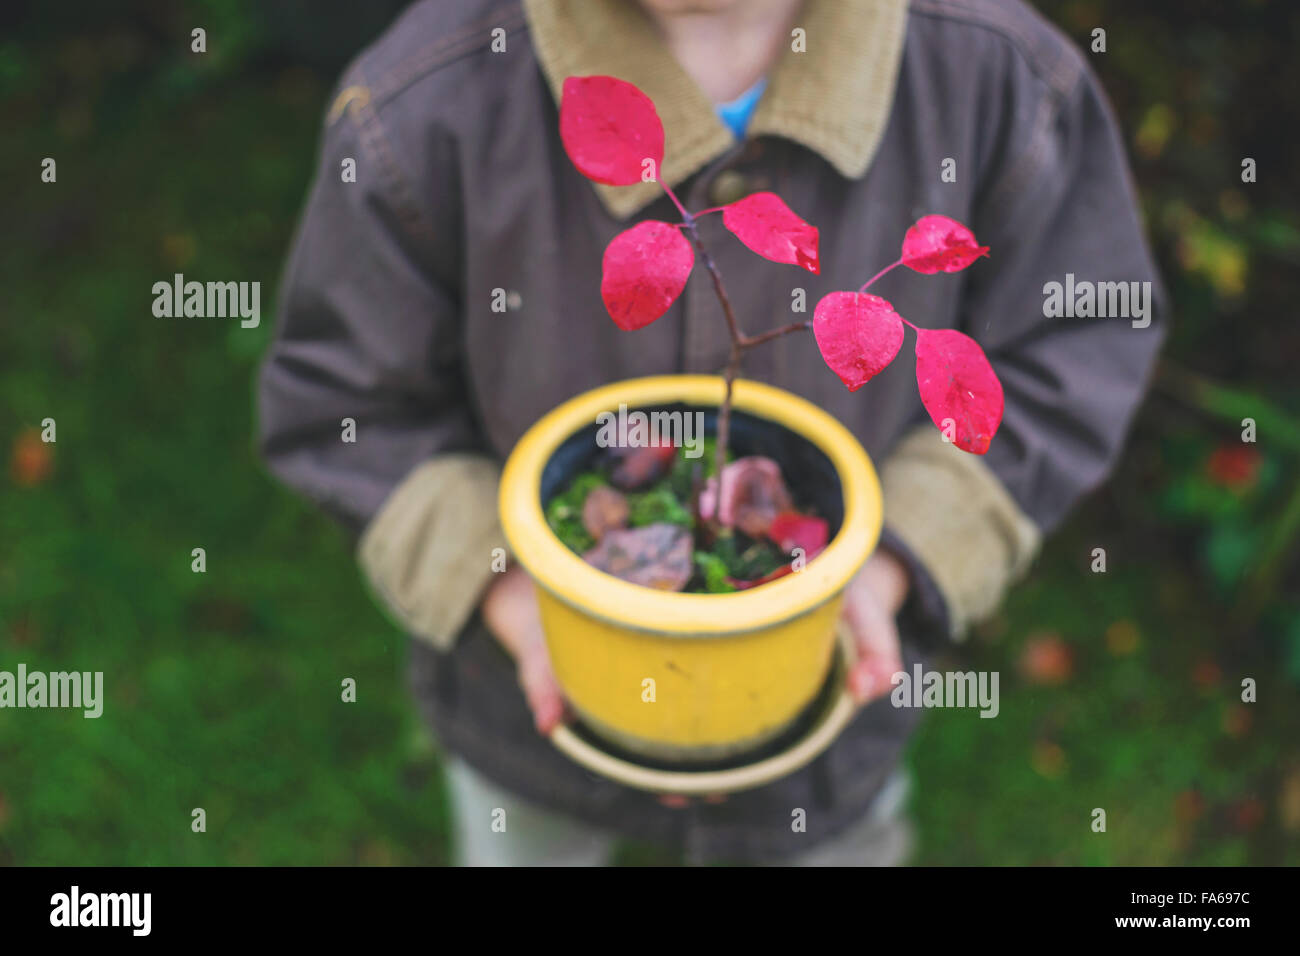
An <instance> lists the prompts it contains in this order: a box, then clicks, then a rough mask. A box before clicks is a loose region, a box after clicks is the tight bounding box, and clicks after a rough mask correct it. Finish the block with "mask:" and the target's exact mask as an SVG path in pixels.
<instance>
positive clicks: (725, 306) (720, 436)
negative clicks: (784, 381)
mask: <svg viewBox="0 0 1300 956" xmlns="http://www.w3.org/2000/svg"><path fill="white" fill-rule="evenodd" d="M659 185H660V186H662V187H663V190H664V192H665V193H667V194H668V198H669V199H671V200H672V201H673V205H674V206H676V207H677V210H678V212H680V213H681V215H682V222H681V224H680V228H681V229H682V231H683V232H684V233H686V235H687V236H688V237H689V238H690V240H691V243H692V244H693V245H694V246H695V250H696V252H698V253H699V256H700V259H701V261H702V262H703V263H704V267H705V268H706V269H708V270H709V277H710V278H711V279H712V280H713V291H714V294H716V295H717V297H718V303H719V304H720V305H721V306H722V314H723V316H724V317H725V318H726V320H727V334H728V336H729V337H730V338H731V348H730V351H729V353H728V355H727V365H726V368H725V369H723V373H722V378H723V382H724V383H725V386H726V390H725V392H724V393H723V397H722V404H721V405H719V406H718V424H717V432H716V436H715V449H714V456H713V466H714V473H715V474H716V476H717V482H718V484H717V496H716V497H715V499H714V501H715V505H714V515H713V519H712V520H713V523H714V525H715V526H716V527H719V528H725V527H726V525H725V524H723V522H722V520H721V518H720V515H721V512H722V471H723V468H724V467H725V466H726V464H727V445H728V444H729V442H730V439H731V404H732V393H733V386H734V385H735V383H736V378H737V377H738V376H739V375H740V366H741V361H742V359H743V358H744V355H745V352H746V351H747V350H748V349H751V348H753V347H754V346H755V345H762V344H763V343H764V342H770V341H771V340H772V339H775V338H780V337H781V336H782V335H787V334H789V333H790V332H798V331H801V330H806V329H811V328H812V322H811V321H804V322H792V323H790V324H789V325H783V326H781V327H780V328H778V329H771V330H770V331H767V332H763V333H761V334H759V335H755V336H752V337H751V336H748V335H746V334H745V333H744V332H742V331H741V329H740V323H739V322H737V321H736V313H735V310H734V309H733V308H732V307H731V299H730V298H729V297H728V296H727V287H726V285H725V284H723V281H722V273H721V272H719V271H718V264H717V263H716V262H714V261H713V256H711V255H710V254H709V250H708V249H706V248H705V246H704V241H703V240H702V239H701V238H700V232H699V229H698V228H697V227H696V224H695V218H696V217H695V216H693V215H691V214H690V213H689V212H687V211H686V207H685V206H683V205H682V203H681V201H680V200H679V199H678V198H677V195H676V194H675V193H674V192H673V191H672V189H671V188H669V186H668V184H667V183H665V182H663V180H660V181H659ZM720 208H721V207H718V209H720ZM718 209H706V210H705V211H704V212H702V213H697V214H696V215H698V216H702V215H705V213H710V212H717V211H718ZM894 265H898V263H894ZM889 268H890V269H892V268H893V266H890V267H889ZM888 271H889V269H886V270H885V272H888ZM881 274H882V275H883V274H884V273H881ZM872 281H875V280H872ZM869 284H870V283H868V285H869Z"/></svg>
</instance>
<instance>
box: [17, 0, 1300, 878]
mask: <svg viewBox="0 0 1300 956" xmlns="http://www.w3.org/2000/svg"><path fill="white" fill-rule="evenodd" d="M402 6H403V4H402V3H400V2H397V0H372V2H370V3H367V4H354V3H343V2H327V0H316V2H309V0H191V2H172V0H120V2H116V3H111V4H105V3H100V2H91V0H65V2H62V3H48V2H40V0H8V2H6V3H5V4H4V5H3V7H2V8H0V127H2V128H3V130H4V132H3V148H2V149H0V180H2V181H3V182H4V183H5V185H6V187H7V188H6V193H5V202H4V204H3V206H4V215H3V226H2V227H0V228H2V229H3V231H4V234H5V241H4V245H3V255H2V256H0V289H2V290H3V291H2V292H0V453H3V455H4V458H5V461H4V466H5V470H4V473H3V474H0V669H9V670H13V669H14V668H15V667H16V665H17V663H18V662H20V661H21V662H25V663H26V664H27V666H28V667H29V668H31V669H34V670H35V669H40V670H46V671H53V670H64V669H69V670H71V669H76V670H102V671H104V672H105V674H106V679H105V690H106V697H107V702H106V705H105V709H106V716H105V717H104V718H101V719H99V720H86V719H83V718H82V717H81V715H80V713H79V712H72V711H57V710H46V711H39V712H23V713H21V714H16V713H15V712H14V711H10V710H0V863H3V864H10V865H14V864H18V865H29V864H415V863H440V862H445V861H446V859H447V855H448V847H447V826H446V821H445V813H446V811H445V803H444V794H443V788H442V783H441V778H440V775H439V772H438V767H439V762H438V754H437V749H436V746H435V744H434V743H433V741H432V740H431V739H430V738H429V736H428V734H427V732H426V731H425V730H424V729H423V727H422V725H421V724H420V722H419V721H418V719H417V717H416V715H415V712H414V709H413V706H412V703H411V701H410V699H409V696H408V693H407V689H406V683H405V677H404V666H405V658H406V638H405V637H404V636H403V635H402V634H401V633H399V632H398V631H397V630H395V629H394V628H393V627H391V626H390V625H389V624H387V623H386V621H385V620H384V619H383V618H382V617H381V616H380V614H379V612H378V611H377V610H376V609H375V607H374V606H373V605H372V604H371V602H370V600H369V598H368V597H367V595H366V594H365V592H364V590H363V587H362V583H361V580H360V577H359V575H358V573H357V571H356V569H355V566H354V563H353V558H352V553H351V548H350V545H349V542H348V541H347V539H346V538H345V536H344V535H343V534H342V532H340V531H339V530H337V529H336V528H335V527H334V526H333V525H332V524H330V523H329V522H328V520H327V519H326V518H324V517H322V516H321V515H320V514H318V513H316V512H314V511H312V510H311V509H309V508H308V507H307V506H306V505H304V504H303V503H302V502H300V501H299V500H298V499H297V498H295V497H293V496H292V495H290V494H289V493H288V492H287V491H285V490H283V489H282V488H281V487H279V486H278V485H277V484H275V483H274V482H273V481H272V480H271V479H270V478H269V477H268V476H267V475H266V474H265V472H264V470H263V468H262V467H261V465H260V463H259V461H258V459H257V456H256V454H255V451H254V448H253V441H252V434H253V389H252V385H253V377H254V373H255V368H256V364H257V361H258V359H259V356H260V355H261V353H262V351H263V349H264V347H265V344H266V341H267V339H268V337H269V335H270V333H271V318H270V317H271V315H272V312H273V305H274V290H275V288H276V285H277V282H278V278H279V275H280V272H281V268H282V266H283V262H284V256H285V252H286V249H287V246H288V242H289V238H290V235H291V231H292V229H293V226H294V222H295V218H296V215H297V213H298V211H299V209H300V206H301V204H302V202H303V199H304V196H305V191H306V189H307V187H308V184H309V180H310V176H311V174H312V170H313V167H314V160H315V155H314V154H315V149H316V142H317V136H318V132H319V128H320V121H321V117H322V115H323V113H324V110H325V109H326V107H327V98H328V96H329V93H330V90H331V87H332V84H333V82H334V80H335V79H336V78H337V76H338V74H339V72H340V71H341V69H342V67H343V66H344V64H345V63H346V62H347V60H348V59H349V58H350V57H351V56H352V55H354V54H355V53H356V52H357V51H358V50H359V49H360V47H361V46H362V45H363V44H364V43H365V42H368V41H369V40H370V39H371V38H372V37H374V36H376V35H377V34H378V33H379V32H380V31H381V30H382V29H383V28H384V27H385V26H386V25H387V23H388V22H389V21H390V20H391V19H392V17H393V16H394V15H395V14H396V13H397V11H399V10H400V9H401V7H402ZM1039 8H1040V9H1041V10H1042V11H1043V12H1044V13H1045V14H1047V15H1048V16H1049V17H1051V18H1052V19H1053V20H1054V21H1055V22H1057V23H1058V24H1059V25H1060V26H1061V27H1062V29H1064V30H1065V31H1066V32H1067V33H1068V34H1070V35H1071V36H1072V37H1073V38H1074V39H1075V42H1076V43H1078V44H1079V45H1080V46H1083V47H1084V48H1087V47H1088V45H1089V44H1090V42H1091V34H1092V31H1093V29H1094V28H1096V27H1102V28H1104V29H1105V30H1106V33H1107V50H1106V52H1105V53H1096V54H1090V59H1091V61H1092V63H1093V64H1094V66H1095V68H1096V69H1097V71H1098V72H1099V74H1100V75H1101V77H1102V80H1103V82H1104V84H1105V86H1106V88H1107V90H1108V91H1109V93H1110V95H1111V98H1112V100H1113V102H1114V104H1115V107H1116V109H1117V111H1118V113H1119V115H1120V118H1121V122H1122V126H1123V129H1124V131H1125V134H1126V136H1127V139H1128V144H1129V147H1130V150H1131V155H1132V159H1133V164H1134V170H1135V173H1136V176H1137V179H1138V181H1139V185H1140V189H1141V193H1142V197H1143V204H1144V208H1145V213H1146V217H1147V222H1148V227H1149V230H1150V233H1151V236H1152V241H1153V244H1154V247H1155V249H1156V251H1157V254H1158V257H1159V260H1160V264H1161V267H1162V270H1163V272H1164V276H1165V278H1166V280H1167V282H1168V284H1169V287H1170V289H1171V291H1172V293H1173V299H1174V303H1175V315H1174V323H1175V324H1174V328H1173V334H1172V338H1171V341H1170V343H1169V347H1168V349H1167V351H1166V354H1165V360H1164V363H1163V365H1162V368H1161V373H1160V378H1159V381H1158V383H1157V386H1156V388H1155V390H1154V392H1153V393H1152V395H1151V397H1150V399H1149V400H1148V402H1147V403H1146V405H1145V407H1144V409H1143V412H1142V414H1141V416H1140V420H1139V422H1138V424H1137V427H1136V430H1135V432H1134V434H1133V436H1132V439H1131V441H1130V444H1129V448H1128V452H1127V454H1126V456H1125V459H1124V463H1123V465H1122V467H1121V468H1120V470H1119V473H1118V474H1117V475H1116V476H1115V478H1114V480H1112V481H1111V482H1110V483H1109V484H1108V485H1107V486H1106V487H1105V488H1104V489H1103V490H1101V491H1100V492H1098V493H1097V494H1095V495H1094V496H1093V497H1092V498H1090V499H1089V500H1088V502H1087V503H1086V504H1085V505H1084V506H1083V507H1082V508H1081V509H1080V510H1078V511H1077V512H1076V513H1075V514H1074V515H1073V517H1072V518H1071V520H1070V521H1069V523H1068V525H1067V526H1066V528H1065V529H1064V530H1063V531H1062V533H1060V534H1059V535H1057V536H1056V537H1055V538H1054V539H1053V540H1052V541H1051V542H1050V544H1049V545H1048V547H1047V548H1046V551H1045V553H1044V554H1043V556H1042V557H1041V559H1040V560H1039V561H1038V563H1037V564H1036V566H1035V568H1034V570H1033V572H1032V574H1031V575H1030V577H1029V578H1028V580H1027V581H1026V582H1025V583H1024V584H1023V585H1022V586H1021V587H1020V588H1018V589H1017V590H1016V591H1015V593H1014V594H1013V596H1012V597H1011V599H1010V600H1009V601H1008V603H1007V604H1006V606H1005V607H1004V609H1003V611H1002V612H1001V613H1000V614H999V615H998V616H997V617H996V619H995V620H993V621H991V622H990V623H988V624H987V625H985V626H983V627H982V628H980V630H979V631H978V633H977V634H976V635H975V636H974V638H973V639H972V641H971V642H969V643H968V644H967V645H966V647H965V648H963V649H962V650H961V651H960V653H959V654H955V655H954V656H953V657H952V658H951V662H950V663H952V664H954V665H959V666H961V667H962V668H963V669H966V668H969V667H975V668H979V669H986V670H997V671H1000V672H1001V674H1002V685H1001V690H1002V707H1001V715H1000V718H999V719H998V720H995V721H980V720H977V719H972V717H973V716H974V715H973V713H972V712H969V711H950V712H943V711H932V712H930V713H929V714H928V716H927V720H926V722H925V724H924V728H923V730H922V732H921V733H920V734H919V735H918V737H917V738H916V739H915V741H914V743H913V745H912V747H911V751H910V758H909V759H910V761H911V764H912V766H913V768H914V771H915V777H916V781H915V784H916V785H915V788H914V796H913V813H914V815H915V817H916V819H917V821H918V825H919V831H920V846H919V852H918V855H917V858H916V859H917V862H922V863H942V864H946V863H958V864H984V863H992V864H1028V863H1035V864H1244V863H1254V864H1281V863H1290V864H1295V863H1296V862H1298V861H1300V747H1298V746H1297V741H1298V740H1300V707H1297V699H1298V692H1300V562H1298V561H1297V550H1298V549H1297V542H1298V541H1300V481H1298V480H1297V478H1298V477H1300V467H1298V465H1300V418H1298V415H1300V377H1298V376H1297V374H1296V365H1297V362H1300V322H1297V321H1296V320H1295V302H1296V295H1297V292H1298V291H1300V289H1298V284H1297V271H1298V269H1300V201H1298V200H1300V196H1298V195H1297V193H1298V191H1300V179H1298V178H1297V171H1300V149H1298V144H1300V136H1298V135H1297V133H1296V119H1297V117H1296V110H1295V105H1296V97H1297V92H1296V91H1298V90H1300V75H1298V74H1300V65H1298V61H1297V58H1296V56H1295V44H1296V39H1297V37H1300V6H1297V5H1296V4H1294V3H1292V2H1289V0H1274V2H1266V0H1238V2H1236V3H1232V4H1224V3H1220V2H1210V0H1147V2H1143V3H1141V4H1135V3H1131V2H1125V0H1068V2H1059V3H1057V2H1049V0H1040V3H1039ZM196 26H201V27H203V28H204V29H206V31H207V42H208V52H207V53H206V54H205V55H202V56H198V55H194V54H192V53H191V52H190V30H191V29H192V28H193V27H196ZM47 156H49V157H53V158H55V159H56V161H57V164H58V165H57V176H58V179H57V183H56V184H44V183H42V182H41V181H40V171H41V161H42V159H43V158H44V157H47ZM1246 157H1250V158H1253V159H1255V160H1256V162H1257V168H1258V181H1256V182H1254V183H1243V182H1242V179H1241V164H1242V160H1243V158H1246ZM174 272H185V273H193V274H194V275H196V276H206V277H209V278H212V277H225V278H235V277H237V278H239V279H245V280H258V281H260V282H261V283H262V286H263V297H262V313H263V322H262V324H261V327H260V328H258V329H256V330H245V329H241V328H239V325H238V322H235V321H230V320H214V321H210V322H209V321H204V320H194V321H187V322H172V321H166V320H156V319H154V318H153V316H152V314H151V312H150V307H151V302H152V295H151V291H150V290H151V286H152V284H153V283H154V282H155V281H157V280H159V279H160V278H166V277H168V276H170V275H172V273H174ZM47 417H51V418H54V419H55V420H56V422H57V429H58V431H57V436H58V441H57V443H55V444H46V443H43V442H42V441H41V440H40V427H41V426H40V423H41V421H42V420H43V419H45V418H47ZM1244 418H1252V419H1254V420H1255V422H1256V423H1257V436H1258V440H1257V442H1255V443H1253V444H1248V443H1243V442H1242V440H1241V437H1242V419H1244ZM195 547H203V548H205V549H206V552H207V572H206V573H205V574H194V573H192V572H191V569H190V562H191V557H190V553H191V549H192V548H195ZM1096 547H1104V548H1105V549H1106V552H1107V572H1106V573H1105V574H1104V575H1100V574H1093V573H1091V571H1090V564H1091V560H1092V558H1091V554H1092V549H1093V548H1096ZM341 676H351V677H354V678H356V681H357V686H358V703H357V704H356V705H354V706H347V707H344V706H340V704H339V681H340V678H341ZM1246 677H1250V678H1253V679H1254V680H1255V681H1256V682H1257V684H1258V701H1257V702H1256V703H1243V702H1242V701H1241V681H1242V679H1243V678H1246ZM194 807H203V808H205V810H206V812H207V832H206V833H203V834H196V833H192V832H191V829H190V813H191V809H192V808H194ZM1092 807H1103V808H1105V809H1106V811H1107V823H1108V832H1107V833H1106V834H1105V835H1097V834H1093V833H1092V832H1091V831H1090V829H1089V823H1090V816H1089V812H1090V809H1091V808H1092ZM623 861H624V862H672V860H671V859H670V858H668V857H664V856H663V855H662V854H660V853H658V852H656V851H653V850H651V849H649V848H639V847H629V848H628V849H627V850H626V851H625V853H624V855H623Z"/></svg>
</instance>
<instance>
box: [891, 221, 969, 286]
mask: <svg viewBox="0 0 1300 956" xmlns="http://www.w3.org/2000/svg"><path fill="white" fill-rule="evenodd" d="M988 254H989V247H988V246H981V245H979V244H978V243H976V242H975V233H973V232H971V231H970V230H969V229H967V228H966V227H965V226H963V225H962V224H961V223H959V222H958V221H957V220H955V219H949V218H948V217H947V216H922V217H921V218H920V219H918V220H917V221H916V224H915V225H913V226H912V228H911V229H909V230H907V234H906V235H905V236H903V265H905V266H907V267H908V268H909V269H914V270H915V271H917V272H921V273H924V274H925V275H934V274H935V273H936V272H960V271H961V270H962V269H965V268H966V267H967V266H968V265H970V264H971V263H972V262H974V261H975V260H976V259H978V258H979V257H980V256H987V255H988Z"/></svg>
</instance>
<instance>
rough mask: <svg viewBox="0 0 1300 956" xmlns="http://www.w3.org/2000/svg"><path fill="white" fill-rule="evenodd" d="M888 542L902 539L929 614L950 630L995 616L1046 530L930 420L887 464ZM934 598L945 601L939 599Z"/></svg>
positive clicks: (960, 632) (960, 631)
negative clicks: (941, 621)
mask: <svg viewBox="0 0 1300 956" xmlns="http://www.w3.org/2000/svg"><path fill="white" fill-rule="evenodd" d="M880 479H881V487H882V489H883V491H884V498H885V527H886V529H887V535H886V537H885V539H884V540H885V541H886V542H890V541H892V542H894V543H895V544H901V549H898V550H901V551H902V552H903V554H904V556H905V557H906V559H907V560H908V563H909V564H912V565H913V579H914V581H917V580H918V575H917V570H918V567H917V566H919V569H924V572H925V574H923V575H920V576H919V581H920V590H921V591H923V592H927V593H926V594H925V595H924V599H923V600H922V602H921V603H922V605H929V608H928V616H929V617H931V618H932V619H934V618H937V619H939V620H943V619H946V623H947V630H948V634H949V636H950V637H952V638H954V639H956V640H960V639H962V638H963V637H964V636H965V634H966V630H967V628H968V627H969V626H970V625H971V624H974V623H977V622H978V621H980V620H982V619H983V618H985V617H987V616H988V615H990V614H991V613H992V612H993V611H994V610H996V609H997V606H998V604H999V603H1001V601H1002V596H1003V594H1004V593H1005V592H1006V589H1007V588H1008V587H1009V586H1010V585H1011V584H1012V583H1014V582H1015V581H1016V580H1017V579H1018V578H1019V577H1020V576H1021V575H1023V574H1024V572H1025V571H1026V570H1027V569H1028V567H1029V564H1030V562H1031V561H1032V560H1033V557H1034V555H1035V554H1036V553H1037V551H1038V546H1039V543H1040V541H1041V534H1040V532H1039V530H1038V527H1037V525H1035V524H1034V522H1033V521H1032V520H1031V519H1030V518H1029V517H1028V516H1027V515H1025V513H1024V512H1023V511H1021V510H1020V507H1019V506H1018V505H1017V504H1016V502H1015V501H1014V500H1013V499H1012V497H1011V495H1010V494H1009V493H1008V492H1007V490H1006V489H1005V488H1004V487H1003V486H1002V483H1001V482H1000V481H999V480H998V479H997V476H996V475H994V474H993V472H992V471H991V470H990V469H989V467H988V466H987V465H986V464H984V462H983V461H982V460H981V459H980V458H979V457H978V456H976V455H971V454H968V453H966V452H964V451H961V450H960V449H958V448H956V447H955V446H954V445H952V444H950V443H949V442H946V441H944V440H943V436H942V434H941V433H940V432H939V431H938V430H937V429H935V428H933V427H931V426H929V425H925V426H922V427H919V428H917V429H915V430H913V431H912V432H910V433H909V434H907V435H906V436H905V437H904V439H903V440H902V441H901V442H900V443H899V444H898V446H897V448H896V449H895V450H894V452H893V454H892V455H891V456H890V457H889V459H888V461H886V462H885V465H884V467H883V468H882V469H881V475H880ZM936 597H937V598H938V599H941V601H942V605H943V606H942V609H940V608H939V607H938V606H937V601H936Z"/></svg>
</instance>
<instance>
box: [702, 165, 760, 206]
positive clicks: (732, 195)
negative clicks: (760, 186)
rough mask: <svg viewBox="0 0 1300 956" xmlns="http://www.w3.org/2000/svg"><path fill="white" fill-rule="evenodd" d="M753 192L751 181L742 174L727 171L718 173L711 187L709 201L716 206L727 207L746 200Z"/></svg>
mask: <svg viewBox="0 0 1300 956" xmlns="http://www.w3.org/2000/svg"><path fill="white" fill-rule="evenodd" d="M751 191H752V189H751V187H750V184H749V180H748V179H746V178H745V176H744V175H743V174H742V173H738V172H736V171H735V170H734V169H725V170H723V171H722V172H720V173H718V175H717V178H715V179H714V180H713V184H712V185H711V186H710V187H709V201H710V202H712V203H713V205H715V206H726V205H727V204H729V203H733V202H736V201H737V200H739V199H744V198H745V197H746V196H748V195H749V194H750V192H751Z"/></svg>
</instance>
